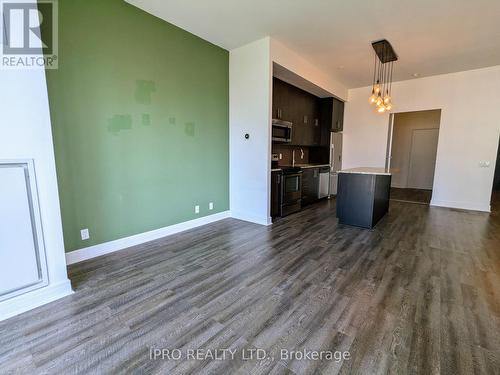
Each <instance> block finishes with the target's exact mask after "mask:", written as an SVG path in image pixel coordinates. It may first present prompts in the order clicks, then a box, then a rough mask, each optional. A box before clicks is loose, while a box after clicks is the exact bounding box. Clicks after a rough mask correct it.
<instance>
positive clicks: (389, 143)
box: [385, 108, 500, 199]
mask: <svg viewBox="0 0 500 375" xmlns="http://www.w3.org/2000/svg"><path fill="white" fill-rule="evenodd" d="M428 111H440V112H441V115H440V117H439V127H438V130H439V132H441V119H442V118H443V109H442V108H431V109H419V110H414V111H411V110H408V111H401V112H392V113H390V114H389V124H388V127H387V145H386V153H385V168H386V170H390V169H391V161H392V146H393V144H392V138H393V135H394V120H395V115H397V114H400V113H411V112H428ZM412 142H413V140H412ZM499 147H500V146H499ZM438 149H439V135H438V145H437V149H436V164H437V151H438ZM410 150H411V149H410ZM434 177H436V165H434ZM407 179H408V176H407ZM407 185H408V183H407ZM431 191H432V194H433V193H434V183H433V187H432V190H431ZM431 199H432V196H431Z"/></svg>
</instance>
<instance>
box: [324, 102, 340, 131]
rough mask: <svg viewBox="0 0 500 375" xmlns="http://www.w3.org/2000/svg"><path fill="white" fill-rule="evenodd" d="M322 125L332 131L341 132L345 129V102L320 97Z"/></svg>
mask: <svg viewBox="0 0 500 375" xmlns="http://www.w3.org/2000/svg"><path fill="white" fill-rule="evenodd" d="M320 119H321V125H322V126H326V127H327V128H329V129H330V131H332V132H341V131H342V130H343V129H344V102H342V101H340V100H338V99H335V98H322V99H320Z"/></svg>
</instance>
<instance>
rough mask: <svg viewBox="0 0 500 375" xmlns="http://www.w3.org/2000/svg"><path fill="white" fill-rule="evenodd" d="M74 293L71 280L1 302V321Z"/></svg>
mask: <svg viewBox="0 0 500 375" xmlns="http://www.w3.org/2000/svg"><path fill="white" fill-rule="evenodd" d="M72 293H73V290H72V289H71V283H70V281H69V280H64V281H61V282H58V283H55V284H49V285H47V286H45V287H43V288H40V289H35V290H32V291H31V292H28V293H25V294H20V295H18V296H16V297H13V298H9V299H7V300H5V301H2V302H0V321H1V320H4V319H8V318H11V317H13V316H15V315H18V314H21V313H23V312H26V311H28V310H32V309H34V308H36V307H39V306H42V305H45V304H47V303H49V302H52V301H55V300H57V299H59V298H62V297H66V296H69V295H70V294H72Z"/></svg>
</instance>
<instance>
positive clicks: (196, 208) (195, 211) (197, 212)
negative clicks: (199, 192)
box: [194, 206, 200, 214]
mask: <svg viewBox="0 0 500 375" xmlns="http://www.w3.org/2000/svg"><path fill="white" fill-rule="evenodd" d="M194 213H195V214H199V213H200V206H194Z"/></svg>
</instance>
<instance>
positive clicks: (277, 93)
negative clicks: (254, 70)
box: [272, 78, 321, 146]
mask: <svg viewBox="0 0 500 375" xmlns="http://www.w3.org/2000/svg"><path fill="white" fill-rule="evenodd" d="M272 108H273V110H272V111H273V118H277V119H280V120H286V121H291V122H292V124H293V125H292V141H291V143H290V144H291V145H296V146H319V145H320V144H321V121H320V102H319V98H318V97H316V96H314V95H312V94H310V93H308V92H306V91H304V90H302V89H299V88H298V87H295V86H293V85H290V84H288V83H286V82H284V81H281V80H279V79H277V78H273V106H272Z"/></svg>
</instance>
